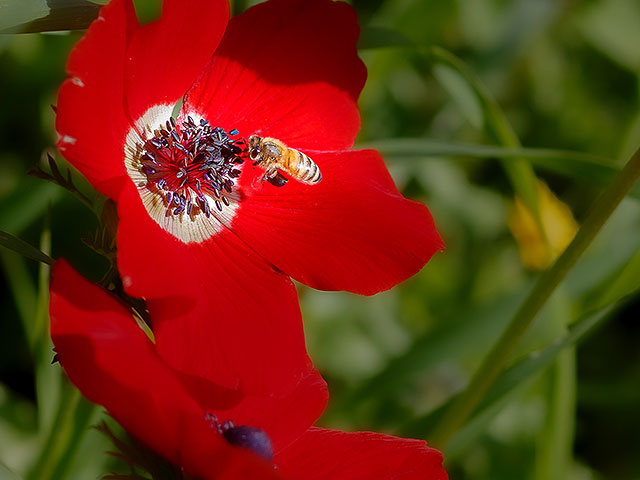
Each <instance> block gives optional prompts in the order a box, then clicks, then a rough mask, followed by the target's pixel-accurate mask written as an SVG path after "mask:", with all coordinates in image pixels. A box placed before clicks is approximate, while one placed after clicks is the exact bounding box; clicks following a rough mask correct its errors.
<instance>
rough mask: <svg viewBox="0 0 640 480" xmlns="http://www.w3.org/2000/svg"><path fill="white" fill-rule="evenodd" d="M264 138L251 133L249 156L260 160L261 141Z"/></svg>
mask: <svg viewBox="0 0 640 480" xmlns="http://www.w3.org/2000/svg"><path fill="white" fill-rule="evenodd" d="M261 140H262V139H261V138H260V137H259V136H257V135H251V136H250V137H249V145H248V150H249V158H251V160H254V161H255V160H258V159H259V157H260V152H261V150H260V141H261Z"/></svg>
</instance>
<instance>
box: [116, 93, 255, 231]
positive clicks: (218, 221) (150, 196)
mask: <svg viewBox="0 0 640 480" xmlns="http://www.w3.org/2000/svg"><path fill="white" fill-rule="evenodd" d="M171 110H172V108H171V107H170V106H169V105H160V106H155V107H152V108H151V109H149V110H148V111H147V112H146V113H145V115H143V117H142V118H141V119H140V120H138V122H136V125H135V126H134V127H133V128H132V129H131V130H130V132H129V134H128V136H127V141H126V144H125V166H126V168H127V172H128V173H129V176H130V178H131V180H132V181H133V182H134V184H135V185H136V187H137V188H138V192H139V194H140V198H141V199H142V202H143V204H144V206H145V208H146V209H147V211H148V212H149V215H150V216H151V217H152V218H153V219H154V220H155V221H156V222H157V223H158V224H159V225H160V226H161V227H162V228H163V229H165V230H166V231H167V232H169V233H170V234H172V235H174V236H175V237H176V238H178V239H179V240H181V241H183V242H184V243H190V242H201V241H203V240H206V239H207V238H209V237H211V236H212V235H215V234H216V233H218V232H219V231H220V230H221V229H222V228H223V227H224V226H227V227H228V226H229V225H230V223H231V219H232V218H233V215H234V213H235V209H236V208H237V205H238V199H239V198H238V192H237V185H236V182H237V179H238V177H239V176H240V174H241V173H242V163H243V156H242V152H243V147H242V145H243V144H242V139H240V138H234V137H236V136H237V135H238V131H237V130H231V131H229V132H227V131H226V130H225V129H224V128H222V127H219V126H212V125H210V124H209V122H208V121H207V120H206V119H204V118H199V117H198V116H196V115H193V116H192V115H186V116H185V118H182V119H180V121H176V119H175V118H173V117H172V116H171ZM194 117H195V118H194Z"/></svg>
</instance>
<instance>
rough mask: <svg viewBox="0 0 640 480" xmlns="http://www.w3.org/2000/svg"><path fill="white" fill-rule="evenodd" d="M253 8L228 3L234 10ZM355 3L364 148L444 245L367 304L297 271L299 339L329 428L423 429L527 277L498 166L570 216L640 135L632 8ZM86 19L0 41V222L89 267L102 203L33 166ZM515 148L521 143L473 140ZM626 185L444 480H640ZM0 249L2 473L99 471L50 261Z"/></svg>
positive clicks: (518, 297)
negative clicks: (55, 301)
mask: <svg viewBox="0 0 640 480" xmlns="http://www.w3.org/2000/svg"><path fill="white" fill-rule="evenodd" d="M1 3H2V2H0V4H1ZM5 3H6V1H5ZM249 3H251V2H243V1H235V2H234V3H233V8H234V11H235V12H236V13H238V12H242V11H243V10H244V9H245V8H246V7H247V6H248V4H249ZM254 3H255V2H254ZM351 4H352V5H353V6H354V8H355V9H356V11H357V13H358V15H359V19H360V24H361V25H362V27H363V32H362V38H361V44H360V47H361V56H362V58H363V60H364V61H365V63H366V65H367V68H368V71H369V77H368V81H367V85H366V87H365V89H364V92H363V94H362V96H361V99H360V108H361V114H362V131H361V133H360V135H359V137H358V145H362V146H365V145H366V146H369V145H374V146H376V147H377V148H379V149H380V150H381V151H382V152H383V153H384V154H385V159H386V160H387V163H388V165H389V168H390V170H391V172H392V174H393V176H394V178H395V180H396V182H397V184H398V186H399V188H400V189H401V190H402V191H403V192H404V193H405V195H407V196H409V197H411V198H414V199H417V200H419V201H423V202H425V203H426V204H427V205H428V206H429V208H430V209H431V212H432V213H433V215H434V217H435V219H436V223H437V225H438V227H439V230H440V232H441V234H442V236H443V238H444V239H445V242H446V245H447V250H446V252H444V253H440V254H437V255H436V256H435V257H434V259H433V260H432V261H431V262H430V263H429V265H428V266H427V268H425V269H424V270H423V271H422V272H420V273H419V274H418V275H416V276H415V277H413V278H412V279H410V280H409V281H407V282H405V283H404V284H402V285H401V286H399V287H396V288H394V289H392V290H391V291H389V292H385V293H382V294H378V295H376V296H374V297H370V298H364V297H358V296H355V295H351V294H346V293H327V292H318V291H314V290H312V289H309V288H307V287H304V286H300V299H301V305H302V311H303V316H304V320H305V328H306V334H307V342H308V347H309V350H310V353H311V355H312V357H313V359H314V361H315V362H316V364H317V366H318V368H319V369H320V370H321V372H322V373H323V375H324V376H325V377H326V379H327V381H328V383H329V386H330V390H331V395H332V396H331V404H330V408H329V409H328V410H327V412H326V414H325V416H324V417H323V419H322V421H321V423H322V424H323V425H328V426H334V427H340V428H344V429H368V430H378V431H385V432H390V433H394V434H400V435H407V436H413V437H417V438H424V439H426V440H427V441H429V434H430V431H431V429H432V427H433V419H434V418H437V416H438V407H440V406H441V405H443V404H445V402H447V401H448V400H449V399H450V398H451V397H452V396H453V395H454V394H455V393H457V392H459V391H460V390H461V389H462V388H464V386H465V385H466V383H467V381H468V380H469V377H470V375H471V373H473V371H474V370H475V368H477V366H478V363H479V361H480V360H481V359H482V358H483V357H484V355H486V353H487V351H488V350H489V348H490V347H491V346H492V345H493V344H494V343H495V341H496V339H497V337H498V336H499V334H500V332H501V330H502V329H503V328H504V326H505V325H506V324H507V322H508V321H509V319H510V318H511V316H512V315H513V313H514V312H515V310H516V309H517V307H518V305H519V304H520V303H521V302H522V300H523V298H524V297H525V296H526V294H527V293H528V292H529V290H530V288H531V285H532V281H533V279H535V277H536V276H537V275H538V273H536V272H534V271H532V270H530V269H527V268H525V267H524V266H523V263H522V261H521V259H520V256H519V252H518V245H517V243H516V241H515V240H514V237H513V236H512V235H511V233H510V231H509V228H508V225H507V219H508V216H509V212H510V210H511V208H512V204H513V199H514V186H513V185H515V184H514V183H513V181H510V178H511V177H510V176H509V175H508V174H507V173H506V172H505V168H504V165H505V164H506V165H511V166H513V165H514V164H515V163H517V162H520V164H524V165H525V166H526V165H529V163H528V160H526V159H525V158H524V157H532V163H533V165H534V169H535V172H536V175H537V176H538V178H540V179H543V180H544V181H545V182H546V183H547V184H548V185H549V187H550V188H551V190H552V191H553V192H554V193H555V194H556V195H557V196H558V197H559V198H560V199H561V200H562V201H563V202H564V203H566V204H567V205H568V206H569V207H570V209H571V210H572V211H573V214H574V215H575V217H576V219H577V221H578V222H580V221H581V219H582V218H584V214H585V212H586V210H587V208H588V206H589V205H590V204H591V203H592V202H593V201H594V199H595V198H596V196H597V194H598V193H599V192H600V191H601V189H602V186H603V185H605V184H606V183H607V181H608V180H610V175H609V176H607V175H608V174H611V173H612V172H614V170H615V168H620V167H621V166H622V165H623V164H624V162H625V160H626V159H627V158H628V157H629V156H630V155H631V153H633V151H634V150H635V149H636V148H637V147H638V146H640V108H639V102H638V92H639V87H640V76H639V75H640V28H639V25H640V3H639V2H638V1H637V0H583V1H577V0H457V1H442V0H358V1H355V0H354V1H352V2H351ZM80 35H81V33H78V32H74V33H71V34H69V33H68V32H63V33H52V34H20V35H0V92H1V94H0V95H2V99H1V103H0V109H1V111H0V230H4V231H7V232H9V233H11V234H13V235H16V236H18V237H20V238H22V239H24V240H26V241H27V242H29V243H31V244H32V245H36V246H40V248H41V249H43V250H45V251H49V245H50V253H51V255H52V256H53V257H55V258H57V257H61V256H64V257H67V258H69V259H71V261H72V263H73V264H74V265H75V266H76V267H78V268H79V269H80V270H81V271H82V272H83V273H84V274H85V275H87V276H89V277H90V278H91V279H93V280H97V279H99V278H100V276H101V275H102V274H103V273H104V272H105V270H106V266H107V263H106V261H105V260H104V259H103V258H102V257H100V256H99V255H97V254H96V253H94V252H93V251H92V250H91V249H89V248H88V247H87V246H85V245H84V244H83V243H82V242H81V240H80V239H81V238H83V237H86V236H87V234H88V232H90V231H94V230H95V228H96V226H97V220H96V218H95V216H94V215H93V214H92V212H91V211H90V210H89V209H87V208H86V207H85V206H84V205H83V204H81V203H80V202H79V201H78V200H77V199H76V198H74V197H73V196H72V195H71V194H69V193H68V192H66V191H64V190H63V189H61V188H59V187H57V186H55V185H53V184H49V183H47V182H45V181H42V180H39V179H36V178H33V177H30V176H27V171H29V170H31V169H33V168H34V167H35V166H36V165H37V164H40V163H42V162H43V154H44V152H46V151H50V152H53V150H52V145H53V144H54V142H55V138H54V118H55V117H54V112H53V110H52V108H51V105H52V104H55V102H56V91H57V88H58V86H59V85H60V83H61V82H62V80H63V79H64V77H65V74H64V64H65V61H66V57H67V55H68V53H69V51H70V49H71V47H72V46H73V44H74V43H75V42H76V41H77V40H78V38H79V37H80ZM433 46H439V47H442V48H443V49H445V50H446V51H448V52H452V53H453V54H454V55H455V56H456V57H457V58H458V59H460V61H461V62H463V63H462V66H463V68H462V70H460V69H457V68H453V67H452V65H453V66H454V67H455V65H457V63H455V62H454V63H453V64H451V63H449V64H448V63H447V62H446V61H445V60H446V59H447V58H449V57H447V56H446V55H448V54H446V55H445V56H444V57H443V56H442V55H439V52H440V51H439V50H433V48H431V47H433ZM440 53H441V52H440ZM445 53H446V52H445ZM454 58H455V57H454ZM478 85H480V86H481V87H480V89H479V90H478ZM483 92H484V93H488V94H490V96H491V97H492V98H491V97H486V98H484V100H483V99H482V96H481V95H480V96H479V94H482V93H483ZM487 98H489V100H487ZM493 99H495V101H496V102H497V103H491V102H493ZM487 102H489V107H488V106H487ZM491 105H493V107H491ZM490 107H491V108H494V107H495V108H497V109H498V110H497V112H498V113H497V114H496V111H492V110H491V108H490ZM97 114H99V112H97ZM503 115H504V116H503ZM496 118H498V119H503V120H504V119H506V120H507V121H508V125H510V128H512V132H515V135H516V136H513V135H510V134H508V133H505V132H511V130H510V128H509V127H507V128H506V130H505V125H504V124H502V126H501V125H500V120H498V121H497V123H496ZM518 143H521V144H522V145H524V146H525V147H527V150H521V153H522V155H512V154H510V155H503V154H502V153H504V152H502V153H501V151H500V149H494V150H493V151H489V150H487V149H486V148H485V147H488V146H496V147H500V148H505V147H507V148H512V149H513V148H518V147H519V146H518ZM549 149H551V150H552V151H551V152H550V151H549ZM566 151H570V152H568V153H567V152H566ZM571 152H583V153H588V154H590V155H592V156H593V157H594V158H590V157H589V158H587V157H581V156H580V155H574V154H573V153H571ZM498 157H503V158H504V163H502V162H501V161H500V160H499V158H498ZM596 157H597V158H596ZM572 160H575V161H572ZM594 160H598V161H599V162H602V163H603V164H604V165H605V166H608V167H609V168H604V167H603V168H596V167H599V166H601V164H600V163H596V164H595V166H594V163H593V161H594ZM507 168H512V167H507ZM525 170H526V169H525ZM75 178H77V174H76V177H75ZM516 188H517V186H516ZM638 198H640V197H639V196H638V195H637V194H636V196H635V198H627V199H626V200H624V201H623V203H622V204H621V205H620V207H619V208H618V210H617V211H616V212H615V214H614V215H613V217H612V218H611V220H610V222H609V223H608V224H607V225H606V226H605V228H604V229H603V231H602V232H601V234H600V235H599V236H598V237H597V239H596V241H595V242H594V244H593V245H592V246H591V247H590V249H589V250H588V251H587V253H586V254H585V256H584V257H583V258H582V259H581V261H580V262H579V264H578V265H577V266H576V267H575V269H574V270H573V271H572V272H571V273H570V275H569V277H568V278H567V280H566V282H564V283H563V284H562V285H561V287H560V288H559V289H558V290H557V291H556V293H555V294H554V296H553V297H552V299H551V300H550V301H549V303H548V304H547V306H546V307H545V309H544V311H543V312H542V314H541V315H540V316H539V317H538V319H537V320H536V322H535V324H534V325H533V327H532V328H531V329H530V331H529V332H528V334H527V336H526V338H525V340H524V341H523V342H522V343H521V345H520V346H519V349H518V353H517V355H516V358H515V359H514V362H515V363H517V365H521V366H522V368H521V369H519V370H518V369H515V370H514V371H513V372H512V375H511V376H510V377H509V378H501V379H500V380H499V384H500V385H501V386H503V387H504V388H502V390H501V391H497V392H493V393H494V394H493V395H492V397H491V398H489V399H488V400H487V402H485V404H484V405H483V408H482V409H481V410H480V411H478V412H477V414H476V415H474V417H473V418H472V421H471V422H470V423H468V424H467V425H466V427H465V428H464V429H463V430H461V431H459V432H458V434H457V435H456V436H455V437H454V438H453V439H452V441H451V442H450V443H449V444H448V445H447V448H446V449H445V460H446V462H447V468H448V471H449V474H450V477H451V478H452V479H458V480H462V479H479V480H480V479H483V480H484V479H487V480H489V479H492V480H500V479H540V480H541V479H576V480H583V479H584V480H588V479H640V457H639V456H638V452H640V436H639V435H638V432H639V431H640V315H639V308H638V296H637V293H636V292H637V291H638V290H637V289H638V287H639V286H640V281H639V280H640V204H639V203H638V202H639V200H638ZM0 260H1V266H2V270H3V275H1V276H0V284H1V286H2V289H1V294H2V297H1V300H0V479H4V478H37V479H41V478H42V479H45V478H64V479H66V478H69V479H85V478H98V477H99V476H100V475H101V474H103V473H106V472H107V471H108V468H109V465H112V462H113V461H112V460H111V459H110V458H109V457H107V456H106V455H104V453H103V452H104V451H105V450H107V449H108V448H109V443H108V442H107V440H106V439H105V438H104V437H103V436H102V435H101V434H99V433H98V432H96V431H95V430H93V429H92V430H87V429H86V426H87V425H94V424H96V423H97V422H98V421H99V420H100V418H101V417H102V416H103V413H102V412H101V411H100V409H96V408H92V407H91V406H89V405H88V404H86V403H85V402H84V401H83V400H81V399H80V398H79V397H78V395H77V394H76V393H75V392H73V390H72V389H71V388H69V386H68V385H67V384H66V383H65V382H64V380H63V379H62V377H61V375H60V372H59V367H58V366H57V365H55V366H51V365H50V361H51V358H52V352H51V351H50V350H49V349H48V347H47V346H46V345H43V344H42V338H43V336H42V334H39V332H42V330H41V329H42V325H44V324H45V323H46V302H47V298H46V279H47V275H46V269H42V268H40V266H39V265H37V264H36V263H35V262H33V261H31V260H26V259H24V258H22V257H20V256H18V255H17V254H14V253H12V252H9V251H8V250H5V249H0ZM628 293H631V294H632V295H631V298H628V299H627V301H625V302H624V304H623V305H622V306H620V307H619V308H617V309H616V310H615V311H614V312H613V314H609V315H606V316H604V317H603V318H598V319H597V325H596V328H597V332H596V334H595V335H594V334H592V332H588V333H587V334H585V335H582V333H580V335H578V334H577V333H575V332H576V330H573V332H574V333H575V335H574V337H575V338H573V337H572V338H571V339H570V341H568V342H567V346H566V348H563V349H562V350H561V351H559V353H558V352H556V351H552V350H550V348H553V346H554V345H555V343H554V341H555V340H556V339H558V338H564V337H563V336H564V335H565V334H566V332H567V329H568V328H570V327H571V326H572V325H578V326H582V325H585V322H584V320H585V319H587V320H589V318H591V317H585V315H588V314H589V312H592V311H594V310H595V311H597V312H599V311H598V310H597V309H598V308H600V307H602V306H605V305H609V304H611V303H612V301H615V300H618V299H619V298H620V297H621V296H622V295H624V294H628ZM574 341H576V343H575V344H574ZM532 352H533V354H532ZM556 353H558V355H557V356H556ZM545 355H549V356H550V357H549V358H550V361H549V362H547V363H544V364H543V363H542V361H541V360H539V361H538V363H535V361H536V359H545V358H547V357H546V356H545ZM517 365H516V366H517ZM525 367H526V368H525ZM527 369H528V370H527ZM434 412H435V413H434ZM76 447H77V448H76ZM2 464H4V465H5V466H6V467H7V468H6V472H5V469H3V467H2ZM11 472H14V473H11Z"/></svg>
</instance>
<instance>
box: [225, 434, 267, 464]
mask: <svg viewBox="0 0 640 480" xmlns="http://www.w3.org/2000/svg"><path fill="white" fill-rule="evenodd" d="M222 436H223V437H224V438H225V440H226V441H227V442H229V443H230V444H232V445H236V446H238V447H243V448H246V449H248V450H251V451H252V452H253V453H255V454H256V455H259V456H261V457H262V458H264V459H265V460H268V461H270V462H271V461H273V447H272V446H271V440H270V439H269V436H268V435H267V434H266V433H265V432H264V431H263V430H260V429H259V428H255V427H249V426H246V425H240V426H238V427H230V428H227V429H226V430H225V431H224V432H223V433H222Z"/></svg>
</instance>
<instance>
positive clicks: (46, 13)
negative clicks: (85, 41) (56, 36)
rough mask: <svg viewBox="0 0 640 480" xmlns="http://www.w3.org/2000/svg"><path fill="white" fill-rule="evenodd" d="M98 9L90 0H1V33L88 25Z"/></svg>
mask: <svg viewBox="0 0 640 480" xmlns="http://www.w3.org/2000/svg"><path fill="white" fill-rule="evenodd" d="M99 10H100V5H97V4H95V3H94V2H90V1H87V0H53V1H52V0H0V34H3V33H36V32H49V31H55V30H77V29H85V28H87V27H88V26H89V24H90V23H91V22H92V21H93V20H95V19H96V17H97V16H98V12H99Z"/></svg>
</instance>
